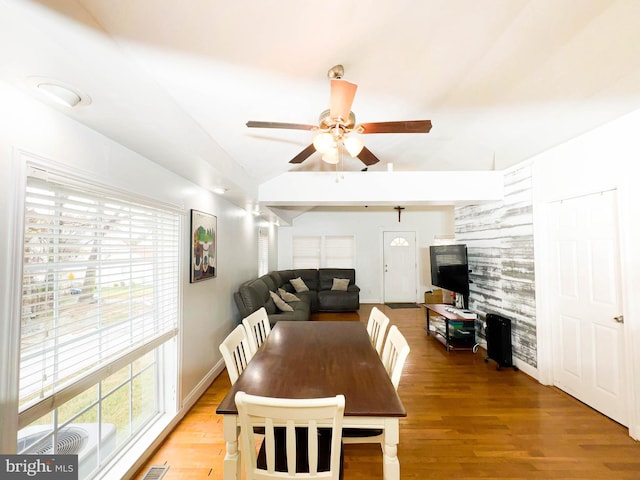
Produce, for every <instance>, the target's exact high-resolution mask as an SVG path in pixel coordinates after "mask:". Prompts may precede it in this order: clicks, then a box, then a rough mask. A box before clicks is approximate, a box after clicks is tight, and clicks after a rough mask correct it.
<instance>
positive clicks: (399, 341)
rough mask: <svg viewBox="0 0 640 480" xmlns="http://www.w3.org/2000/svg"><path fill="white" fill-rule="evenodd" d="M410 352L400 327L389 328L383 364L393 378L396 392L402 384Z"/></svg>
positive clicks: (383, 353) (383, 352)
mask: <svg viewBox="0 0 640 480" xmlns="http://www.w3.org/2000/svg"><path fill="white" fill-rule="evenodd" d="M410 351H411V349H410V348H409V344H408V343H407V340H406V339H405V338H404V336H403V335H402V333H400V330H398V327H396V326H395V325H392V326H391V328H389V333H388V334H387V340H386V341H385V343H384V350H382V364H383V365H384V368H385V369H386V370H387V373H388V374H389V377H391V383H393V386H394V387H395V388H396V390H397V389H398V384H399V383H400V377H401V376H402V368H403V367H404V362H405V360H406V359H407V356H408V355H409V352H410Z"/></svg>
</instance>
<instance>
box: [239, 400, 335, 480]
mask: <svg viewBox="0 0 640 480" xmlns="http://www.w3.org/2000/svg"><path fill="white" fill-rule="evenodd" d="M235 402H236V406H237V408H238V418H239V420H240V437H241V448H242V457H243V458H244V462H245V473H246V476H247V480H266V479H284V478H296V479H307V478H312V479H327V480H338V479H340V478H342V458H343V457H342V442H341V437H342V420H343V416H344V403H345V399H344V395H336V396H335V397H328V398H309V399H289V398H270V397H260V396H255V395H249V394H247V393H245V392H238V393H236V396H235ZM318 425H322V428H319V427H318ZM328 425H331V427H329V426H328ZM256 426H264V438H263V440H262V442H259V441H257V440H259V437H258V438H256V436H255V433H254V429H255V427H256Z"/></svg>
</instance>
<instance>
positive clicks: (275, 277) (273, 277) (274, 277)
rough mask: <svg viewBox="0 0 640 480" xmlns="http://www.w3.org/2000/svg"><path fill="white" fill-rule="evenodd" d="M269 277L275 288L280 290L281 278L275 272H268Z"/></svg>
mask: <svg viewBox="0 0 640 480" xmlns="http://www.w3.org/2000/svg"><path fill="white" fill-rule="evenodd" d="M269 276H270V277H271V280H273V283H274V285H275V286H276V288H280V287H281V286H282V284H283V283H284V282H283V280H282V277H281V276H280V273H279V272H276V271H275V270H274V271H273V272H269Z"/></svg>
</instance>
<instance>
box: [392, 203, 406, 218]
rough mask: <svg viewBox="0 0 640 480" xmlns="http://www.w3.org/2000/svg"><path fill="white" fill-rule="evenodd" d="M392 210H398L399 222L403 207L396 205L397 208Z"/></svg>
mask: <svg viewBox="0 0 640 480" xmlns="http://www.w3.org/2000/svg"><path fill="white" fill-rule="evenodd" d="M393 209H394V210H398V222H400V215H402V210H404V207H401V206H400V205H398V206H397V207H393Z"/></svg>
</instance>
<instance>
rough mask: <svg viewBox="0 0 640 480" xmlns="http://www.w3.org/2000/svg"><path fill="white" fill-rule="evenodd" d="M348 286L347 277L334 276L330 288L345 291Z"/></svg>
mask: <svg viewBox="0 0 640 480" xmlns="http://www.w3.org/2000/svg"><path fill="white" fill-rule="evenodd" d="M348 286H349V279H348V278H334V279H333V285H332V286H331V290H342V291H346V290H347V287H348Z"/></svg>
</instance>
